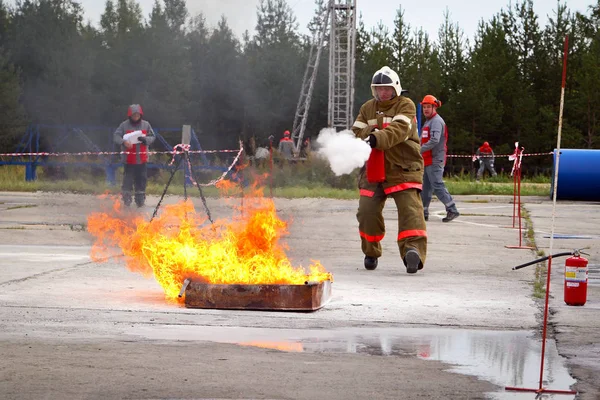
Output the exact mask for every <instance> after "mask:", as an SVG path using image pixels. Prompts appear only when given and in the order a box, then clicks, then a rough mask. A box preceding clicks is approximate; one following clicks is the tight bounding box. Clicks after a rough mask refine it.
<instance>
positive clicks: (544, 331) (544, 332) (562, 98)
mask: <svg viewBox="0 0 600 400" xmlns="http://www.w3.org/2000/svg"><path fill="white" fill-rule="evenodd" d="M568 50H569V35H567V36H566V37H565V48H564V59H563V71H562V85H561V91H560V110H559V116H558V136H557V139H556V150H557V152H556V169H555V170H554V181H553V183H554V186H553V188H554V191H553V193H552V229H551V233H550V253H552V250H553V245H554V229H555V222H556V193H557V192H558V167H559V160H560V141H561V134H562V122H563V108H564V104H565V84H566V79H567V54H568ZM546 273H547V274H548V276H547V279H546V301H545V304H544V326H543V329H542V355H541V360H540V382H539V387H538V388H537V389H528V388H521V389H519V388H514V387H506V388H505V389H506V390H518V391H526V392H535V393H538V394H542V393H555V394H569V395H574V394H577V392H576V391H573V390H549V389H546V388H544V358H545V351H546V335H547V325H548V311H549V296H550V280H551V277H552V256H550V257H549V258H548V271H547V272H546Z"/></svg>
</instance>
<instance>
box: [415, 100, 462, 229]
mask: <svg viewBox="0 0 600 400" xmlns="http://www.w3.org/2000/svg"><path fill="white" fill-rule="evenodd" d="M421 106H423V114H424V115H425V123H424V124H423V131H422V133H421V154H423V161H424V162H425V175H424V176H423V191H422V192H421V199H422V200H423V211H424V213H425V220H428V219H429V203H431V198H432V196H433V193H435V195H436V197H437V198H438V199H439V200H440V201H441V202H442V203H443V204H444V206H445V207H446V216H445V217H444V218H443V219H442V222H450V221H452V220H453V219H455V218H457V217H458V216H459V215H460V213H459V212H458V210H457V208H456V204H455V203H454V200H453V199H452V196H451V195H450V193H449V192H448V189H446V185H444V180H443V176H444V166H445V165H446V153H447V151H448V147H447V142H448V127H447V126H446V123H445V122H444V120H443V119H442V117H440V115H439V114H438V113H437V109H438V107H441V106H442V102H441V101H439V100H438V99H436V98H435V96H432V95H430V94H428V95H427V96H425V97H424V98H423V101H422V102H421Z"/></svg>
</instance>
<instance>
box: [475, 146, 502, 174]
mask: <svg viewBox="0 0 600 400" xmlns="http://www.w3.org/2000/svg"><path fill="white" fill-rule="evenodd" d="M476 155H477V159H478V160H479V170H477V180H480V179H481V178H482V177H483V174H484V173H485V170H486V169H487V170H488V171H489V172H490V175H492V176H497V175H498V174H497V173H496V170H495V169H494V158H495V157H496V156H495V155H494V150H492V147H491V146H490V144H489V143H488V142H484V143H483V145H482V146H481V147H480V148H478V149H477V153H476Z"/></svg>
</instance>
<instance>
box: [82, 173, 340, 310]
mask: <svg viewBox="0 0 600 400" xmlns="http://www.w3.org/2000/svg"><path fill="white" fill-rule="evenodd" d="M220 189H221V190H222V191H224V192H226V191H230V192H231V191H232V190H234V186H232V185H231V184H229V183H223V184H221V186H220ZM239 210H240V211H241V212H240V213H239V215H237V216H236V217H233V218H231V219H230V220H217V221H215V223H214V225H211V224H210V223H207V218H205V217H202V216H200V215H198V214H197V213H196V212H195V210H194V206H193V204H192V202H191V201H189V200H188V201H185V202H184V201H181V202H179V203H177V204H174V205H167V206H164V208H163V209H162V212H161V213H160V214H159V215H158V216H157V217H156V218H154V219H153V220H152V221H151V222H148V221H146V220H145V219H144V217H143V216H141V215H135V214H132V213H131V212H128V210H127V209H124V208H123V207H122V206H121V203H120V202H118V201H115V204H114V206H113V209H112V210H111V211H109V212H98V213H93V214H91V215H89V216H88V231H89V232H90V233H91V234H92V235H93V236H95V237H96V242H95V243H94V246H93V248H92V254H91V255H92V259H93V260H94V261H102V260H103V259H105V258H106V257H108V256H114V255H116V254H118V253H116V252H115V251H114V249H115V248H118V249H120V251H121V252H122V253H123V254H124V255H125V259H126V262H127V267H128V268H129V269H130V270H131V271H134V272H140V273H142V274H144V275H145V276H151V275H153V276H154V278H155V279H156V280H157V282H158V283H159V284H160V285H161V286H162V288H163V289H164V291H165V296H166V297H167V298H168V299H177V295H178V294H179V291H180V289H181V285H182V282H183V281H184V280H185V279H186V278H191V279H192V280H197V281H201V282H206V283H212V284H297V285H302V284H304V283H305V282H306V281H318V282H320V281H324V280H331V279H332V276H331V274H330V273H329V272H327V271H325V269H324V268H323V266H322V265H321V264H320V263H319V262H318V261H313V264H311V265H310V266H309V272H308V273H307V272H306V270H305V269H304V268H303V267H301V266H300V267H293V266H292V264H291V262H290V261H289V259H288V258H287V256H286V254H285V247H284V245H283V244H282V243H280V239H281V237H282V236H284V235H286V234H288V231H287V223H286V222H284V221H282V220H281V219H279V217H278V216H277V213H276V211H275V204H274V203H273V201H272V200H271V199H268V198H264V197H263V196H262V190H260V189H255V190H254V191H253V193H252V197H244V201H243V207H241V208H240V209H239Z"/></svg>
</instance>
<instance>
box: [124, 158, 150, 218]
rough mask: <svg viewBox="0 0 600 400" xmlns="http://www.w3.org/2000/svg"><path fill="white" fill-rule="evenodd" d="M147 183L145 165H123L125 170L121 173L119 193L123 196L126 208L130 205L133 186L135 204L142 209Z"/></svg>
mask: <svg viewBox="0 0 600 400" xmlns="http://www.w3.org/2000/svg"><path fill="white" fill-rule="evenodd" d="M147 182H148V175H147V169H146V163H143V164H125V170H124V172H123V185H122V186H121V193H122V195H123V203H124V204H125V205H126V206H129V205H130V204H131V197H132V196H131V194H132V192H133V188H134V186H135V193H134V198H135V204H136V205H137V206H138V207H142V206H143V205H144V203H145V201H146V183H147Z"/></svg>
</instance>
